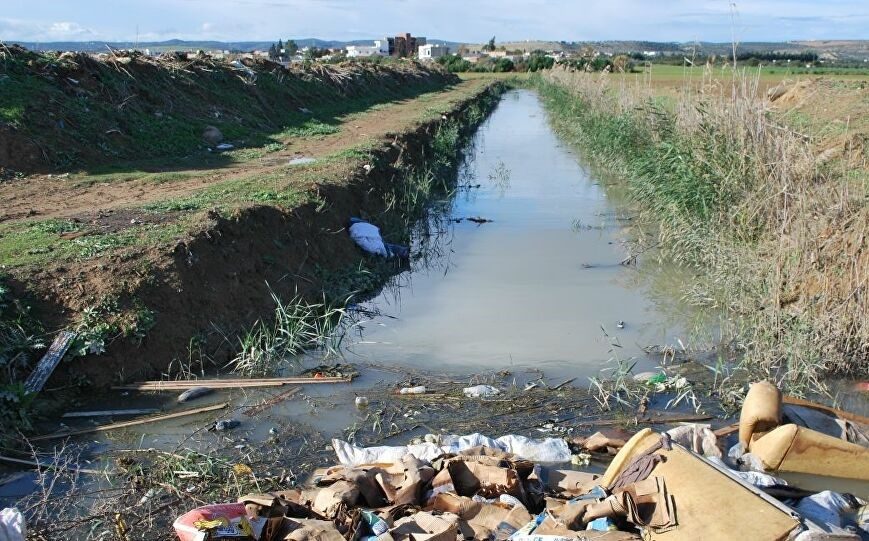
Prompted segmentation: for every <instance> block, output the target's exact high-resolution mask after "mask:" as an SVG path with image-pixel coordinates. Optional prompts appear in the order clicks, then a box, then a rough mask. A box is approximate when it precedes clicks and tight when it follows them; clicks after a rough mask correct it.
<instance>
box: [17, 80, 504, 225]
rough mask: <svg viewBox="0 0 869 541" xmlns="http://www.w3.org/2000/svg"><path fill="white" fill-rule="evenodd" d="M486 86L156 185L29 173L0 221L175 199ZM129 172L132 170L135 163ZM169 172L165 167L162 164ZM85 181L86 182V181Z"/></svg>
mask: <svg viewBox="0 0 869 541" xmlns="http://www.w3.org/2000/svg"><path fill="white" fill-rule="evenodd" d="M488 84H489V81H487V80H485V79H474V80H466V81H462V82H461V83H459V84H457V85H455V86H453V87H452V88H450V89H447V90H445V91H442V92H434V93H429V94H423V95H422V96H419V97H417V98H413V99H407V100H402V101H398V102H392V103H389V104H386V105H380V106H377V107H374V108H372V109H369V110H367V111H364V112H362V113H357V114H353V115H349V116H348V117H346V118H345V119H344V121H343V122H342V123H341V124H340V125H339V126H338V128H339V130H338V131H337V132H336V133H334V134H331V135H325V136H313V137H293V138H290V139H287V140H286V141H284V143H285V145H284V148H283V149H281V150H279V151H277V152H273V153H271V154H268V155H266V156H265V157H262V158H254V159H251V160H248V161H244V162H238V163H232V164H229V165H226V166H223V167H217V168H214V167H210V168H209V167H205V168H197V167H195V166H192V167H190V168H189V169H184V170H181V172H183V173H184V174H185V176H184V177H183V178H181V179H178V180H174V181H170V182H166V183H163V184H156V183H154V182H153V181H152V180H149V179H148V175H147V174H143V175H142V176H143V177H145V178H136V179H133V180H115V181H113V182H100V183H96V184H90V183H88V182H87V176H81V175H76V176H75V178H74V180H73V178H72V177H71V176H68V175H66V176H65V175H53V176H51V175H34V176H30V177H26V178H24V179H20V180H12V181H7V182H5V183H0V201H2V205H0V223H2V222H7V221H13V220H22V219H38V220H45V219H50V218H68V217H71V216H76V215H80V214H84V213H92V212H94V211H99V210H106V209H112V208H122V207H130V206H140V205H143V204H146V203H149V202H153V201H160V200H166V199H171V198H175V197H181V196H184V195H187V194H190V193H192V192H196V191H197V190H200V189H202V188H204V187H207V186H209V185H214V184H218V183H221V182H225V181H230V180H235V179H239V178H245V177H250V176H254V175H259V174H262V175H265V174H268V173H270V172H272V171H275V170H277V169H279V168H282V167H285V166H286V165H287V164H288V162H289V160H291V159H293V158H297V157H311V158H323V157H325V156H329V155H332V154H334V153H336V152H340V151H342V150H347V149H351V148H356V147H359V146H361V145H364V144H365V143H366V142H372V141H376V140H381V139H384V138H387V137H388V136H389V135H390V134H395V133H399V132H402V131H405V130H407V129H409V128H411V127H413V126H414V125H415V124H417V123H418V122H420V121H421V120H422V119H423V118H424V117H425V116H426V115H429V116H430V115H432V114H435V112H436V111H440V110H445V109H448V108H449V105H450V104H452V103H455V102H457V101H459V100H460V99H461V98H462V97H465V96H468V95H470V94H473V93H475V92H477V91H478V90H479V89H481V88H482V87H484V86H486V85H488ZM130 169H131V171H136V170H137V167H136V166H135V165H133V166H131V168H130ZM166 169H167V170H169V171H175V170H177V167H176V168H173V167H171V166H169V167H167V168H166ZM88 184H89V185H88Z"/></svg>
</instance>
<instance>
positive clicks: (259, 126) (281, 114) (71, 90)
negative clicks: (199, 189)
mask: <svg viewBox="0 0 869 541" xmlns="http://www.w3.org/2000/svg"><path fill="white" fill-rule="evenodd" d="M0 54H2V58H0V120H2V121H4V122H8V123H10V124H12V125H14V126H16V127H18V128H19V130H21V135H22V136H24V137H27V138H29V139H31V140H33V141H34V142H35V143H36V144H38V145H39V147H40V148H41V149H42V150H43V151H44V152H45V154H46V155H47V157H48V159H49V161H50V165H51V166H53V167H56V168H61V169H69V168H73V167H78V168H82V167H93V166H94V165H97V164H99V163H105V162H109V161H111V162H115V163H117V162H118V161H129V162H131V163H135V162H137V161H141V160H144V159H151V158H175V159H182V158H185V157H190V156H191V155H192V154H199V155H200V157H202V158H206V157H207V154H208V153H207V151H206V150H205V144H204V143H203V141H202V140H201V134H202V131H203V129H204V128H205V127H206V126H209V125H213V126H216V127H217V128H218V129H220V130H221V132H222V133H223V134H224V136H225V139H226V140H227V141H228V142H232V143H235V144H237V145H238V146H242V147H256V146H263V145H268V144H269V143H272V142H280V140H279V139H280V138H287V137H320V136H323V135H327V134H330V133H334V132H336V131H337V129H338V128H337V127H336V124H338V123H340V117H341V116H343V115H347V114H350V113H353V112H357V111H362V110H365V109H368V108H369V107H371V106H373V105H377V104H382V103H387V102H391V101H395V100H397V99H403V98H408V97H415V96H417V95H419V94H421V93H424V92H430V91H434V90H438V89H444V88H445V87H446V86H447V85H448V84H449V83H450V80H449V79H448V78H445V77H442V76H440V75H438V74H422V75H423V76H422V77H411V78H408V77H406V75H407V73H406V72H407V71H409V70H411V71H412V70H416V71H415V73H416V74H420V72H419V70H418V68H414V67H410V66H409V65H404V64H402V65H395V66H391V67H383V66H380V67H371V66H364V65H362V64H357V65H353V66H351V67H342V68H333V67H327V68H326V70H327V71H328V70H334V69H342V70H344V72H343V75H342V81H341V83H340V85H339V84H338V83H336V82H335V81H334V80H333V79H332V78H331V76H330V75H329V74H328V73H326V74H323V73H321V72H317V71H313V70H311V71H308V72H305V73H301V72H298V71H294V72H285V71H278V72H271V71H268V70H262V71H258V72H257V76H256V81H255V82H254V83H253V84H251V83H250V82H249V81H248V82H246V81H243V80H242V79H241V78H240V77H239V76H238V74H237V73H236V71H235V70H234V69H232V68H231V67H230V66H229V65H228V64H223V63H215V64H205V65H200V64H198V63H192V64H187V65H185V69H184V70H178V69H175V67H174V66H171V65H168V64H167V65H160V66H155V65H154V64H151V63H145V62H141V61H138V60H137V61H133V62H131V63H129V64H126V65H124V68H123V69H117V68H116V67H114V66H111V65H109V64H106V63H103V62H99V61H96V60H93V59H91V58H89V57H85V56H76V57H73V58H64V59H61V58H59V57H58V56H57V55H56V54H55V53H31V52H25V53H18V52H15V53H9V52H2V53H0ZM83 72H84V73H83ZM71 79H72V80H74V81H76V82H75V83H73V82H71V81H70V80H71ZM79 79H81V80H79ZM409 79H410V82H409ZM302 108H305V109H308V110H309V111H310V113H306V112H303V111H301V110H300V109H302ZM265 151H266V152H268V149H266V150H265ZM242 158H243V159H249V158H244V155H243V154H242ZM230 159H231V155H230ZM119 180H120V179H119Z"/></svg>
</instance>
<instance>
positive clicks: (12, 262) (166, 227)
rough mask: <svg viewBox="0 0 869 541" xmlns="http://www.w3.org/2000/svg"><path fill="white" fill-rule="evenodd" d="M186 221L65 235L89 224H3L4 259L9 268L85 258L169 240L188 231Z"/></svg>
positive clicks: (1, 258)
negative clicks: (108, 231)
mask: <svg viewBox="0 0 869 541" xmlns="http://www.w3.org/2000/svg"><path fill="white" fill-rule="evenodd" d="M185 223H186V220H181V221H179V222H171V223H166V224H159V225H154V224H149V225H141V226H134V227H130V228H128V229H124V230H123V231H120V232H115V233H103V234H85V235H81V236H77V237H75V238H63V237H61V235H62V234H64V233H75V232H79V231H82V230H84V229H85V227H86V226H83V225H81V224H77V223H74V222H69V221H65V220H46V221H37V222H25V223H21V222H14V223H6V224H0V261H3V263H4V265H6V266H7V267H8V268H14V267H22V266H34V265H43V264H46V263H48V262H60V261H69V260H75V261H82V260H87V259H93V258H95V257H98V256H101V255H104V254H107V253H111V252H114V251H116V250H118V249H121V248H127V247H131V246H149V245H154V244H159V243H162V242H169V241H171V240H172V239H173V238H177V237H178V236H180V235H181V234H183V233H184V231H185Z"/></svg>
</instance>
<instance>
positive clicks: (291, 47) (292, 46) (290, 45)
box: [284, 39, 299, 56]
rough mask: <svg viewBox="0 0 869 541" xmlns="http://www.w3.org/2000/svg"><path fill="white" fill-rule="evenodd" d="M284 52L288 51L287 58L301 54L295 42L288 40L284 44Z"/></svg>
mask: <svg viewBox="0 0 869 541" xmlns="http://www.w3.org/2000/svg"><path fill="white" fill-rule="evenodd" d="M284 50H286V51H287V56H296V53H297V52H299V46H298V45H296V42H295V41H294V40H291V39H288V40H287V42H286V43H285V44H284Z"/></svg>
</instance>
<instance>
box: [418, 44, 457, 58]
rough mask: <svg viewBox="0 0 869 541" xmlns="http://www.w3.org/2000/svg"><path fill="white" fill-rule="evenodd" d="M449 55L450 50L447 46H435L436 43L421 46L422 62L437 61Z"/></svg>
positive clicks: (420, 55)
mask: <svg viewBox="0 0 869 541" xmlns="http://www.w3.org/2000/svg"><path fill="white" fill-rule="evenodd" d="M448 54H450V48H449V47H447V46H446V45H435V44H434V43H430V44H426V45H420V46H419V59H420V60H436V59H438V58H440V57H442V56H446V55H448Z"/></svg>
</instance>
